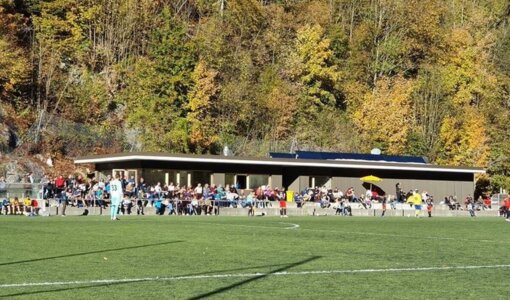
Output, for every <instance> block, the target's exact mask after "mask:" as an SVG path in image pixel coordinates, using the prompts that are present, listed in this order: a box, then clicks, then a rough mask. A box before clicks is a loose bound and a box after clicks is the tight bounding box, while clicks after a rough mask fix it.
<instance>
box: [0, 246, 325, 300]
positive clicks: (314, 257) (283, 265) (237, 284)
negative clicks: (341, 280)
mask: <svg viewBox="0 0 510 300" xmlns="http://www.w3.org/2000/svg"><path fill="white" fill-rule="evenodd" d="M177 242H179V241H177ZM177 242H167V243H162V244H169V243H177ZM150 246H152V245H150ZM129 249H130V248H129ZM110 251H111V250H110ZM319 258H321V256H313V257H310V258H308V259H305V260H302V261H298V262H295V263H288V264H278V265H264V266H254V267H245V268H236V269H228V270H216V271H210V272H203V273H195V274H189V275H181V276H193V275H195V276H199V275H206V274H210V273H218V272H228V271H240V270H241V271H242V270H249V269H257V268H265V267H275V266H282V267H281V268H278V269H276V270H273V271H271V272H268V273H266V274H263V275H260V276H256V277H252V278H249V279H246V280H243V281H241V282H238V283H235V284H232V285H229V286H227V287H223V288H220V289H216V290H214V291H211V292H209V293H205V294H201V295H198V296H195V297H193V298H189V299H202V298H206V297H210V296H213V295H216V294H220V293H223V292H226V291H228V290H231V289H233V288H236V287H239V286H241V285H244V284H247V283H249V282H252V281H255V280H258V279H262V278H265V277H267V276H269V275H271V274H274V273H278V272H282V271H285V270H288V269H290V268H292V267H295V266H299V265H303V264H305V263H308V262H311V261H313V260H316V259H319ZM146 281H149V280H133V281H124V282H112V283H100V284H92V285H90V284H89V285H85V286H77V287H66V288H58V289H50V290H43V291H40V290H39V291H32V292H21V293H15V294H8V295H0V298H8V297H15V296H27V295H37V294H44V293H57V292H64V291H71V290H81V289H88V288H97V287H103V286H116V285H121V284H131V283H142V282H146Z"/></svg>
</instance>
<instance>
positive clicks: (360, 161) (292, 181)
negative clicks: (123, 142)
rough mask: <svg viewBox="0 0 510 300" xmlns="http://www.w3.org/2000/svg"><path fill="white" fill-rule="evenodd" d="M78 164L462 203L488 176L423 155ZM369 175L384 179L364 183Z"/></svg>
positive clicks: (157, 178)
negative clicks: (479, 177)
mask: <svg viewBox="0 0 510 300" xmlns="http://www.w3.org/2000/svg"><path fill="white" fill-rule="evenodd" d="M75 164H90V165H93V168H94V169H95V172H96V175H97V176H98V177H99V178H103V177H106V176H107V175H114V174H120V175H123V176H124V175H127V176H129V177H131V176H134V177H135V179H136V180H137V181H138V180H139V178H140V177H143V178H144V179H145V181H146V182H147V183H149V184H156V183H157V182H160V183H161V184H169V183H171V182H173V183H174V184H178V185H191V186H195V185H197V184H198V183H201V184H205V183H209V184H215V185H223V186H225V185H226V184H237V186H238V187H239V188H240V189H255V188H257V187H259V186H262V185H269V186H271V187H284V188H285V189H287V190H291V191H294V192H300V191H302V190H303V189H305V188H307V187H316V186H320V187H322V186H326V187H327V188H331V189H335V188H338V189H340V190H342V191H345V190H346V189H347V188H349V187H354V189H355V191H356V193H357V194H358V195H359V194H360V193H364V192H365V190H366V189H368V188H377V189H379V190H380V191H382V192H383V193H385V194H391V195H395V194H396V185H397V183H400V186H401V188H402V191H403V192H404V193H405V192H407V191H409V190H411V189H413V190H414V189H418V190H420V191H427V192H428V193H429V194H430V195H433V196H434V198H435V199H436V200H441V199H443V198H444V197H445V196H450V195H452V196H457V197H458V198H459V199H462V198H464V197H466V196H468V195H471V196H473V193H474V189H475V175H476V174H477V173H484V172H485V171H484V170H483V169H481V168H471V167H444V166H437V165H432V164H429V163H427V160H426V159H425V158H423V157H413V156H390V155H373V154H354V153H330V152H307V151H297V152H296V153H270V155H269V157H267V158H249V157H236V156H219V155H189V154H167V153H140V152H129V153H118V154H110V155H95V156H87V157H80V158H77V159H76V160H75ZM368 175H373V176H377V177H379V178H381V179H382V180H381V181H379V182H372V183H369V182H363V181H362V180H360V178H362V177H365V176H368ZM369 184H371V186H370V187H369V186H368V185H369Z"/></svg>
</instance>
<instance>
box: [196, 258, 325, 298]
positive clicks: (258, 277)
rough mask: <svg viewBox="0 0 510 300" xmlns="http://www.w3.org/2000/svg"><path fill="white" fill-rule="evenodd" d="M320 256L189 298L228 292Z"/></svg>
mask: <svg viewBox="0 0 510 300" xmlns="http://www.w3.org/2000/svg"><path fill="white" fill-rule="evenodd" d="M319 258H321V256H313V257H310V258H307V259H305V260H302V261H298V262H295V263H291V264H287V265H285V266H283V267H281V268H278V269H276V270H273V271H271V272H268V273H265V274H261V275H259V276H255V277H251V278H248V279H246V280H243V281H240V282H237V283H234V284H231V285H229V286H226V287H222V288H219V289H215V290H214V291H211V292H208V293H204V294H201V295H198V296H195V297H191V298H188V299H189V300H197V299H203V298H207V297H211V296H214V295H217V294H221V293H224V292H227V291H229V290H231V289H234V288H237V287H240V286H242V285H245V284H248V283H250V282H252V281H256V280H259V279H263V278H266V277H268V276H270V275H271V274H274V273H278V272H283V271H285V270H288V269H290V268H292V267H296V266H299V265H304V264H306V263H309V262H311V261H314V260H316V259H319Z"/></svg>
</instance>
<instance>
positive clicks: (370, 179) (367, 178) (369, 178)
mask: <svg viewBox="0 0 510 300" xmlns="http://www.w3.org/2000/svg"><path fill="white" fill-rule="evenodd" d="M360 180H361V181H364V182H380V181H382V179H381V178H379V177H377V176H374V175H368V176H365V177H361V178H360Z"/></svg>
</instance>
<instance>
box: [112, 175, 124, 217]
mask: <svg viewBox="0 0 510 300" xmlns="http://www.w3.org/2000/svg"><path fill="white" fill-rule="evenodd" d="M123 196H124V192H123V190H122V182H120V180H119V174H115V179H113V180H112V181H111V182H110V208H111V213H110V217H111V219H112V221H114V220H119V218H117V211H118V209H119V204H120V203H121V200H122V197H123Z"/></svg>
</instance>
